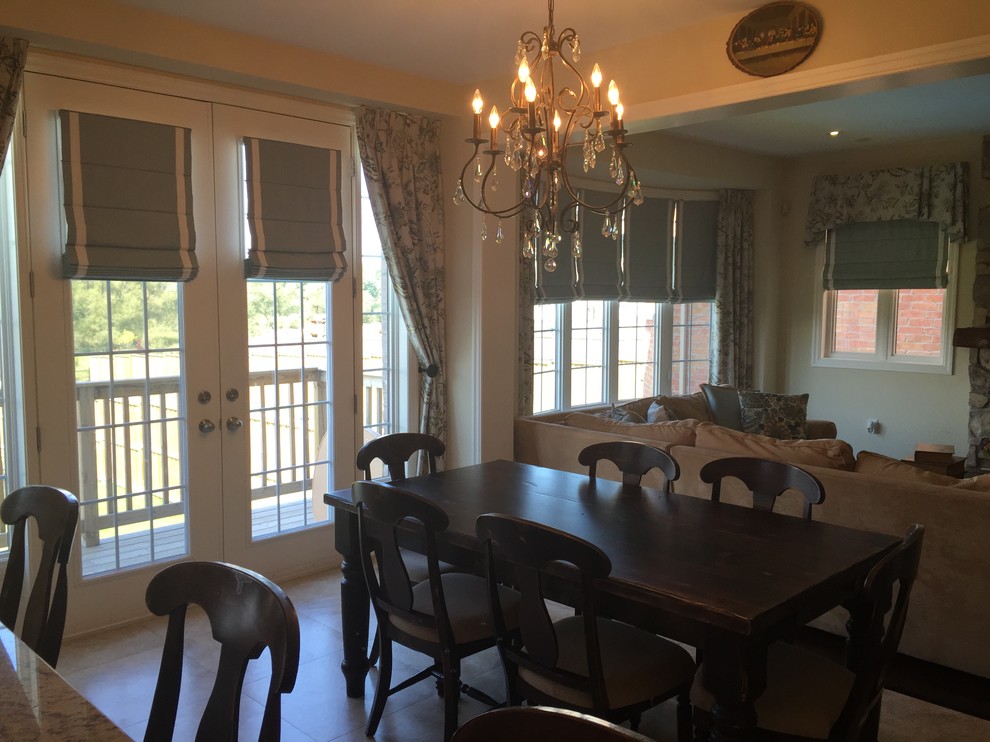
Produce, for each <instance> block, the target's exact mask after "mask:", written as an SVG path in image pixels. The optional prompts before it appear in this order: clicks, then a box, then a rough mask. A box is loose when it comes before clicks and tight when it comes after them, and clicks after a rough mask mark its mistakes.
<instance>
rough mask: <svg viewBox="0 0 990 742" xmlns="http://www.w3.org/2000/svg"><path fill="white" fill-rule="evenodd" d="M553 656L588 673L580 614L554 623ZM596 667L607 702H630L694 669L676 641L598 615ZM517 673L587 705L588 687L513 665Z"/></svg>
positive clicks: (554, 694)
mask: <svg viewBox="0 0 990 742" xmlns="http://www.w3.org/2000/svg"><path fill="white" fill-rule="evenodd" d="M554 630H555V631H556V634H557V647H558V651H559V652H560V654H559V657H560V658H559V660H558V661H557V668H558V669H559V670H564V671H566V672H570V673H574V674H575V675H581V676H583V677H587V676H588V656H587V651H586V647H587V641H586V639H585V635H584V618H583V617H582V616H569V617H567V618H564V619H561V620H560V621H556V622H555V623H554ZM598 641H599V643H600V647H601V655H602V671H603V675H604V680H605V693H606V696H607V697H608V702H609V706H611V707H612V708H623V707H626V706H633V705H635V704H637V703H639V702H641V701H642V700H643V699H644V698H652V697H654V696H660V695H663V694H665V693H667V692H668V691H669V690H670V688H672V687H675V686H677V685H678V684H679V683H680V682H681V679H682V678H684V677H685V676H690V675H691V673H692V672H693V671H694V661H693V660H692V659H691V656H690V655H689V654H688V653H687V652H686V651H685V650H684V649H683V648H681V647H680V646H678V645H677V644H674V643H673V642H671V641H668V640H667V639H663V638H661V637H659V636H655V635H654V634H647V633H646V632H644V631H641V630H640V629H637V628H634V627H632V626H629V625H628V624H624V623H619V622H618V621H610V620H609V619H606V618H599V619H598ZM519 678H520V679H521V680H523V681H525V682H526V683H528V684H529V685H531V686H532V687H534V688H536V689H537V690H539V691H541V692H543V693H546V694H547V695H548V696H552V697H553V698H557V699H559V700H561V701H564V702H565V703H567V704H570V705H572V706H576V707H578V708H593V707H594V702H593V700H592V698H591V694H590V693H586V692H583V691H581V690H579V689H577V688H573V687H569V686H567V685H564V684H562V683H557V682H554V680H553V679H552V678H550V677H547V676H546V675H543V674H540V673H536V672H533V671H532V670H529V669H527V668H525V667H520V668H519Z"/></svg>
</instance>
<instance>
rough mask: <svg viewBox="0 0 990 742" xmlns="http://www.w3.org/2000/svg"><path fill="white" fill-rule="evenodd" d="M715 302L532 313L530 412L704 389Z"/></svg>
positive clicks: (581, 304)
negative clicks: (700, 386)
mask: <svg viewBox="0 0 990 742" xmlns="http://www.w3.org/2000/svg"><path fill="white" fill-rule="evenodd" d="M711 322H712V302H709V301H706V302H691V303H685V304H669V303H665V302H664V303H652V302H619V301H575V302H572V303H561V304H541V305H537V306H536V307H534V338H533V339H534V343H533V411H534V412H546V411H548V410H554V409H567V408H570V407H581V406H586V405H596V404H602V403H605V402H620V401H625V400H629V399H638V398H640V397H648V396H651V395H654V394H690V393H691V392H692V391H696V390H697V388H698V385H699V384H701V383H703V382H707V381H708V377H709V369H710V362H711V353H710V342H711Z"/></svg>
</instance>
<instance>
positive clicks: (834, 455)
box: [695, 423, 856, 469]
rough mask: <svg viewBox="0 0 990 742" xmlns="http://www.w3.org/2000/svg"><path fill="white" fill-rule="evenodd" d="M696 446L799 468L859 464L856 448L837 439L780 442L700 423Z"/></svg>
mask: <svg viewBox="0 0 990 742" xmlns="http://www.w3.org/2000/svg"><path fill="white" fill-rule="evenodd" d="M695 445H696V446H697V447H698V448H707V449H710V450H713V451H719V452H721V453H724V454H727V455H730V456H756V457H757V458H761V459H773V460H774V461H784V462H786V463H788V464H794V465H795V466H821V467H823V468H826V469H852V468H853V465H854V464H855V463H856V457H855V456H854V455H853V450H852V447H851V446H850V445H849V444H848V443H846V442H845V441H840V440H837V439H835V438H820V439H816V440H810V441H808V440H780V439H778V438H770V437H768V436H765V435H756V434H754V433H743V432H742V431H739V430H730V429H729V428H723V427H721V426H720V425H713V424H712V423H700V424H699V425H698V429H697V431H696V440H695Z"/></svg>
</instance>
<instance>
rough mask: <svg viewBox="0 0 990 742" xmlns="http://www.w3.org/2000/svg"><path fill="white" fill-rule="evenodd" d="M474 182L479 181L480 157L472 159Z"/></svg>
mask: <svg viewBox="0 0 990 742" xmlns="http://www.w3.org/2000/svg"><path fill="white" fill-rule="evenodd" d="M474 182H475V183H480V182H481V158H475V160H474Z"/></svg>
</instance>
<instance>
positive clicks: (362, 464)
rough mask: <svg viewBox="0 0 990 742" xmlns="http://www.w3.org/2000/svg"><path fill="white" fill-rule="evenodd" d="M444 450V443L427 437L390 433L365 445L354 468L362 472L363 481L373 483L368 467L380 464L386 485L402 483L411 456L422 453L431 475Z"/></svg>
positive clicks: (421, 434)
mask: <svg viewBox="0 0 990 742" xmlns="http://www.w3.org/2000/svg"><path fill="white" fill-rule="evenodd" d="M446 450H447V447H446V446H445V445H444V443H443V441H442V440H440V439H439V438H436V437H434V436H432V435H428V434H426V433H390V434H388V435H383V436H382V437H381V438H375V439H373V440H370V441H368V442H367V443H365V444H364V445H363V446H361V450H359V451H358V453H357V468H358V469H360V470H361V471H363V472H364V478H365V479H367V480H371V479H374V477H373V476H372V472H371V465H372V464H373V463H374V462H375V461H376V460H378V461H381V462H382V463H383V464H384V465H385V469H386V471H387V472H388V481H390V482H401V481H402V480H403V479H405V478H406V464H407V462H408V461H409V459H410V458H412V455H413V454H414V453H418V452H419V451H423V452H424V453H425V454H426V456H427V462H428V466H429V470H430V473H431V474H434V473H436V470H437V458H438V457H439V456H443V455H444V453H445V452H446Z"/></svg>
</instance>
